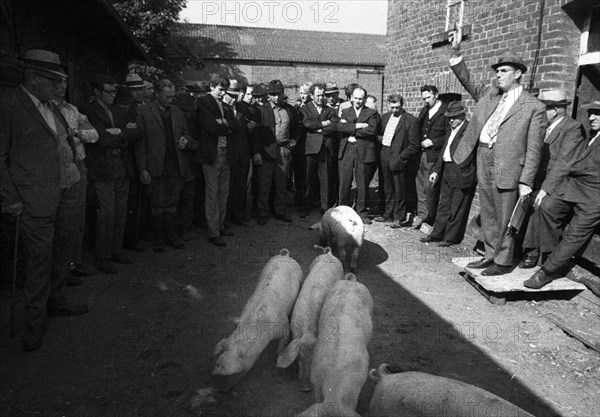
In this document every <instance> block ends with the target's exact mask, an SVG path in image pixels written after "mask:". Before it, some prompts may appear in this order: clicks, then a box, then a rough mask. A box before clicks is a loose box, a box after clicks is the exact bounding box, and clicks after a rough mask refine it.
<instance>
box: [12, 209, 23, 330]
mask: <svg viewBox="0 0 600 417" xmlns="http://www.w3.org/2000/svg"><path fill="white" fill-rule="evenodd" d="M15 223H16V226H15V227H16V230H15V244H14V253H13V269H12V300H11V301H10V337H11V339H12V338H14V337H15V333H16V326H15V308H16V304H17V252H18V250H19V229H20V228H21V215H20V214H19V215H18V216H17V220H16V222H15Z"/></svg>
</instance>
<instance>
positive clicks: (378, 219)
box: [373, 216, 392, 223]
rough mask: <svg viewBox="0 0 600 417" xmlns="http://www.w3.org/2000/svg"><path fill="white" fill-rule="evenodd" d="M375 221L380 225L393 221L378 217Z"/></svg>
mask: <svg viewBox="0 0 600 417" xmlns="http://www.w3.org/2000/svg"><path fill="white" fill-rule="evenodd" d="M373 220H375V221H376V222H378V223H389V222H391V221H392V219H390V218H389V217H386V216H377V217H375V218H374V219H373Z"/></svg>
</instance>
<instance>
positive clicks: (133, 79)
mask: <svg viewBox="0 0 600 417" xmlns="http://www.w3.org/2000/svg"><path fill="white" fill-rule="evenodd" d="M125 87H127V90H129V92H130V93H131V96H132V97H133V101H134V102H135V103H136V104H137V105H142V104H144V103H145V101H146V84H145V83H144V81H143V80H142V77H140V76H139V75H137V74H127V76H126V77H125Z"/></svg>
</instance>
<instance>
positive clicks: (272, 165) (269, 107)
mask: <svg viewBox="0 0 600 417" xmlns="http://www.w3.org/2000/svg"><path fill="white" fill-rule="evenodd" d="M267 93H268V95H269V102H268V103H266V104H264V105H262V106H259V107H258V109H259V111H260V120H261V122H260V126H262V127H264V128H263V129H260V126H256V124H254V123H251V125H252V129H251V130H253V131H256V129H257V128H258V129H260V134H257V135H253V143H252V144H251V152H252V155H253V162H254V164H255V165H257V166H258V224H260V225H264V224H265V223H266V222H267V217H268V215H269V194H270V192H271V185H272V184H274V194H275V200H274V207H273V208H274V211H275V218H276V219H278V220H281V221H283V222H286V223H291V222H292V219H291V218H289V217H288V216H287V215H286V199H287V198H286V197H287V195H286V194H287V178H288V169H289V165H290V153H291V150H292V148H293V147H294V146H296V143H297V140H298V136H299V134H300V132H299V129H298V121H297V116H296V111H295V110H294V108H293V107H292V106H290V105H289V104H287V103H285V101H284V88H283V84H282V83H281V81H280V80H272V81H270V82H269V85H268V87H267Z"/></svg>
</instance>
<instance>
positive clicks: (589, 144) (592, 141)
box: [588, 130, 600, 146]
mask: <svg viewBox="0 0 600 417" xmlns="http://www.w3.org/2000/svg"><path fill="white" fill-rule="evenodd" d="M599 136H600V130H599V131H598V133H596V136H594V137H593V138H592V139H590V141H589V142H588V146H592V143H594V141H595V140H596V139H598V137H599Z"/></svg>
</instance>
